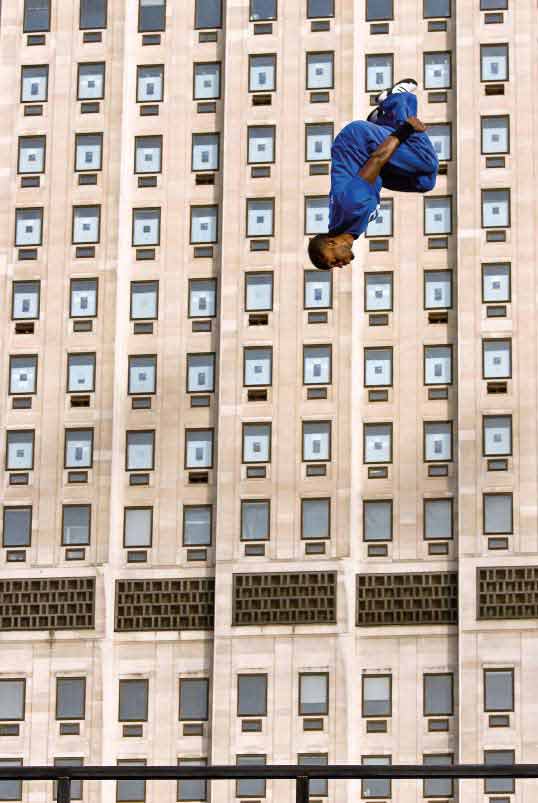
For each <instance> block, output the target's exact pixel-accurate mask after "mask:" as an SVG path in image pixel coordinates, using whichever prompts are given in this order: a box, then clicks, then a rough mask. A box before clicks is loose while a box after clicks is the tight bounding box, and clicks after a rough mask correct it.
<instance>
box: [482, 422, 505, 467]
mask: <svg viewBox="0 0 538 803" xmlns="http://www.w3.org/2000/svg"><path fill="white" fill-rule="evenodd" d="M482 443H483V454H484V457H507V456H509V455H511V454H512V416H511V415H485V416H483V417H482Z"/></svg>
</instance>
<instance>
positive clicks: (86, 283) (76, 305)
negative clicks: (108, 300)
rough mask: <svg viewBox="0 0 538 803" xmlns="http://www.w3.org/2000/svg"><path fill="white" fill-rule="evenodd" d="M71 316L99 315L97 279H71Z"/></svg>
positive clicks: (89, 316) (88, 316)
mask: <svg viewBox="0 0 538 803" xmlns="http://www.w3.org/2000/svg"><path fill="white" fill-rule="evenodd" d="M69 315H70V316H71V318H95V316H96V315H97V279H71V293H70V309H69Z"/></svg>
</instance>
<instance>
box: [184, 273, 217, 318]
mask: <svg viewBox="0 0 538 803" xmlns="http://www.w3.org/2000/svg"><path fill="white" fill-rule="evenodd" d="M193 282H212V283H213V285H214V287H215V312H214V313H213V315H191V286H192V284H193ZM218 308H219V283H218V277H217V276H205V277H203V276H202V277H200V278H198V277H190V278H189V284H188V289H187V318H188V320H190V321H195V320H198V319H199V318H202V319H206V318H210V319H213V318H216V317H217V312H218Z"/></svg>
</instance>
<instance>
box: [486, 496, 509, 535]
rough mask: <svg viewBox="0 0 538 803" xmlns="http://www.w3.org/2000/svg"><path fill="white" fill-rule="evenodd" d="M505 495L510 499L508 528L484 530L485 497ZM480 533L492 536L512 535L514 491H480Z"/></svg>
mask: <svg viewBox="0 0 538 803" xmlns="http://www.w3.org/2000/svg"><path fill="white" fill-rule="evenodd" d="M489 496H506V497H508V498H509V499H510V502H511V505H510V525H511V527H510V529H509V530H506V531H505V532H500V531H499V532H491V531H488V530H486V497H489ZM482 533H483V535H489V536H492V537H496V536H503V535H514V492H513V491H483V492H482Z"/></svg>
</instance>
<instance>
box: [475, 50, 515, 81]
mask: <svg viewBox="0 0 538 803" xmlns="http://www.w3.org/2000/svg"><path fill="white" fill-rule="evenodd" d="M480 80H481V81H508V45H480Z"/></svg>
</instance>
